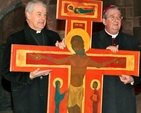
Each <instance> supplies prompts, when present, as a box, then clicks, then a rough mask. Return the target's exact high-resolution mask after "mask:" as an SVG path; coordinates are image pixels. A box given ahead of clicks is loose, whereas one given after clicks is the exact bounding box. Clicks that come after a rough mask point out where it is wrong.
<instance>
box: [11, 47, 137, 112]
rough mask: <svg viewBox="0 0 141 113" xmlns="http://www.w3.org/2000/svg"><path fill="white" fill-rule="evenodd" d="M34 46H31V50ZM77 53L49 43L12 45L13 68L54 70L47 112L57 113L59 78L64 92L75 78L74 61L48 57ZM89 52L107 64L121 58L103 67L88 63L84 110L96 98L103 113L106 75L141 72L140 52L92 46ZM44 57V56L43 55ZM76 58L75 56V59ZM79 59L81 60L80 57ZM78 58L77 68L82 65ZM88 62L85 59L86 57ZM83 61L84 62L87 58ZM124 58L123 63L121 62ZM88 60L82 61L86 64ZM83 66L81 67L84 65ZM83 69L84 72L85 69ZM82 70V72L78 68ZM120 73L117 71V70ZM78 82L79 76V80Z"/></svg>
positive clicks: (64, 104)
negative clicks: (103, 92)
mask: <svg viewBox="0 0 141 113" xmlns="http://www.w3.org/2000/svg"><path fill="white" fill-rule="evenodd" d="M29 48H30V49H29ZM73 55H74V54H73V53H71V52H69V50H68V49H67V48H65V49H64V50H61V49H59V48H56V47H49V46H48V47H47V46H33V45H32V46H30V45H12V52H11V66H10V67H11V68H10V70H11V71H18V72H19V71H22V72H31V71H34V70H35V69H37V68H40V69H41V70H46V69H53V71H52V73H51V74H50V75H49V92H48V106H47V113H54V112H55V109H56V105H55V103H56V101H55V90H56V86H55V83H56V81H57V80H58V81H60V84H61V86H60V94H63V93H64V92H66V91H67V90H68V87H69V85H70V81H71V73H72V71H71V68H72V67H71V64H70V62H66V63H64V64H63V63H62V64H56V63H54V62H53V61H50V60H49V59H46V58H47V57H50V58H55V59H56V60H59V59H63V60H64V58H68V57H70V56H73ZM86 55H87V56H88V57H89V58H90V59H92V60H93V61H96V62H99V63H104V62H108V61H111V60H113V59H114V58H118V61H119V62H117V63H110V64H109V65H105V66H104V67H101V68H96V67H94V66H92V65H88V66H87V70H86V73H85V75H84V79H83V87H84V96H83V99H82V113H87V112H90V113H91V112H92V111H93V109H95V108H94V106H93V101H92V100H97V106H96V108H97V111H98V113H102V109H101V108H102V88H103V76H102V75H104V74H109V75H113V76H118V75H120V74H127V75H129V74H130V75H135V76H138V75H139V52H136V51H118V52H117V53H112V52H111V51H110V50H101V49H89V50H88V51H87V52H86ZM41 56H43V57H41ZM74 60H75V58H74ZM77 60H78V59H77ZM77 60H76V61H75V63H76V67H75V68H76V69H81V68H82V67H80V68H79V65H78V62H77ZM83 60H84V61H85V59H83ZM83 60H82V61H83ZM120 61H122V62H120ZM83 64H84V62H81V65H83ZM81 65H80V66H81ZM79 71H83V70H82V69H81V70H79ZM75 72H78V71H75ZM115 72H116V73H115ZM75 82H76V83H77V79H76V80H75ZM95 82H97V83H98V86H97V91H96V92H97V93H96V94H97V96H96V95H93V90H94V89H93V83H95ZM67 96H68V93H66V95H65V96H64V98H62V100H61V102H60V104H59V108H58V109H59V111H60V112H61V113H66V112H67V111H68V109H67Z"/></svg>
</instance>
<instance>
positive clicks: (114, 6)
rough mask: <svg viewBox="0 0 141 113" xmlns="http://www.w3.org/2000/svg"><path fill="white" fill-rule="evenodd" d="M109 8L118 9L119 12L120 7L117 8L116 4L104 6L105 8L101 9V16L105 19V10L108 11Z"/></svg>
mask: <svg viewBox="0 0 141 113" xmlns="http://www.w3.org/2000/svg"><path fill="white" fill-rule="evenodd" d="M109 9H115V10H119V11H120V12H121V10H120V8H119V7H118V6H116V5H110V6H108V7H106V8H105V9H104V10H103V15H102V18H104V19H106V17H107V11H108V10H109Z"/></svg>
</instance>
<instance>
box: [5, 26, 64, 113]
mask: <svg viewBox="0 0 141 113" xmlns="http://www.w3.org/2000/svg"><path fill="white" fill-rule="evenodd" d="M27 27H28V26H27ZM27 27H26V28H27ZM28 29H30V28H28ZM42 31H43V32H44V37H45V43H44V45H47V46H55V43H56V41H60V40H61V39H60V37H59V35H58V34H57V33H56V32H53V31H50V30H46V29H43V30H42ZM28 33H29V31H28V30H25V29H24V30H21V31H19V32H17V33H15V34H12V35H10V36H9V37H8V39H7V42H6V46H5V51H4V54H3V63H2V76H3V77H4V78H5V79H6V80H8V81H10V82H11V91H12V99H13V107H14V113H46V108H47V104H46V103H47V91H48V77H43V79H40V78H39V77H38V78H35V79H33V80H30V78H29V72H10V71H9V68H10V54H11V44H24V45H37V43H36V42H35V40H33V38H32V36H31V35H29V34H28ZM27 34H28V35H27ZM37 46H38V45H37Z"/></svg>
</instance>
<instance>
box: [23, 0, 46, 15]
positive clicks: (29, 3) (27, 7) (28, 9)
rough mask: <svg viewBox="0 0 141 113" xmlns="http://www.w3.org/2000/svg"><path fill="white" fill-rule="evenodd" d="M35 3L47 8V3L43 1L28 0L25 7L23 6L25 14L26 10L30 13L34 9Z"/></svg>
mask: <svg viewBox="0 0 141 113" xmlns="http://www.w3.org/2000/svg"><path fill="white" fill-rule="evenodd" d="M37 3H39V4H41V5H42V6H43V7H45V8H46V9H47V5H46V4H45V3H44V2H43V1H39V0H32V1H30V2H28V3H27V5H26V8H25V14H26V13H27V12H29V13H32V12H33V10H34V6H35V4H37Z"/></svg>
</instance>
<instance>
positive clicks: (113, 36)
mask: <svg viewBox="0 0 141 113" xmlns="http://www.w3.org/2000/svg"><path fill="white" fill-rule="evenodd" d="M105 32H106V33H107V34H108V35H110V36H112V38H116V36H117V35H118V33H119V32H118V33H117V34H114V35H113V34H110V33H108V31H106V29H105Z"/></svg>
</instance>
